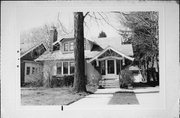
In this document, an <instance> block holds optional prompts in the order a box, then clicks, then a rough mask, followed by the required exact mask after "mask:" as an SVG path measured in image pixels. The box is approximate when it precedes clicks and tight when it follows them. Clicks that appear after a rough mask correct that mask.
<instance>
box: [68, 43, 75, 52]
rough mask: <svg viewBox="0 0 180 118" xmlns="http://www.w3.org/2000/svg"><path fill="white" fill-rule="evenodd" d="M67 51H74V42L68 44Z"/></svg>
mask: <svg viewBox="0 0 180 118" xmlns="http://www.w3.org/2000/svg"><path fill="white" fill-rule="evenodd" d="M69 49H70V51H73V50H74V42H71V43H70V46H69Z"/></svg>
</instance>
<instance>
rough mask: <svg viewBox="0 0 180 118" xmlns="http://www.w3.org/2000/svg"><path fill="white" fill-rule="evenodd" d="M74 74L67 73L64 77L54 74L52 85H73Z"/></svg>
mask: <svg viewBox="0 0 180 118" xmlns="http://www.w3.org/2000/svg"><path fill="white" fill-rule="evenodd" d="M73 82H74V75H65V76H62V77H57V76H53V77H52V80H51V87H63V86H73Z"/></svg>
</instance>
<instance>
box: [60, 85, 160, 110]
mask: <svg viewBox="0 0 180 118" xmlns="http://www.w3.org/2000/svg"><path fill="white" fill-rule="evenodd" d="M162 101H163V100H162V95H161V94H160V92H159V87H146V88H137V89H133V90H127V89H120V88H109V89H98V90H97V91H96V92H95V93H94V94H91V95H88V96H86V97H85V98H83V99H80V100H79V101H76V102H74V103H72V104H70V105H68V106H64V110H72V109H74V110H76V109H83V110H86V109H94V110H95V109H109V108H110V109H112V108H113V109H116V108H117V109H119V108H124V107H127V106H128V108H129V107H136V108H137V107H142V106H143V108H144V107H145V108H159V107H162V106H163V102H162Z"/></svg>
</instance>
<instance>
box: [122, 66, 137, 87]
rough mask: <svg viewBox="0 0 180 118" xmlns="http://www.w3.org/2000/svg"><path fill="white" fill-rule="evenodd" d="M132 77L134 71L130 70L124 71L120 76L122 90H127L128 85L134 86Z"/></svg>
mask: <svg viewBox="0 0 180 118" xmlns="http://www.w3.org/2000/svg"><path fill="white" fill-rule="evenodd" d="M132 76H133V73H132V71H130V70H128V68H125V69H123V70H122V71H121V72H120V75H119V85H120V88H127V87H128V85H132V84H133V82H134V80H133V77H132Z"/></svg>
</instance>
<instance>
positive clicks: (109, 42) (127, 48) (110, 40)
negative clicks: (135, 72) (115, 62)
mask: <svg viewBox="0 0 180 118" xmlns="http://www.w3.org/2000/svg"><path fill="white" fill-rule="evenodd" d="M90 40H91V41H93V42H94V43H95V44H96V45H99V46H100V47H101V48H103V49H105V48H106V47H108V46H111V47H113V48H115V49H117V50H118V51H120V52H122V53H124V54H126V55H128V56H133V49H132V44H121V40H122V37H105V38H91V39H90Z"/></svg>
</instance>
